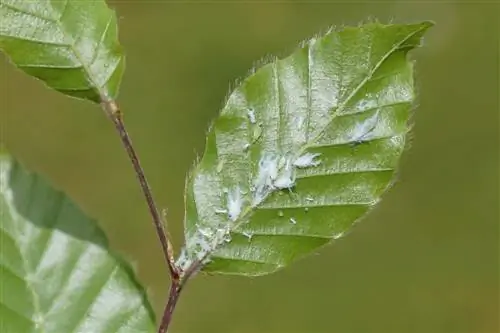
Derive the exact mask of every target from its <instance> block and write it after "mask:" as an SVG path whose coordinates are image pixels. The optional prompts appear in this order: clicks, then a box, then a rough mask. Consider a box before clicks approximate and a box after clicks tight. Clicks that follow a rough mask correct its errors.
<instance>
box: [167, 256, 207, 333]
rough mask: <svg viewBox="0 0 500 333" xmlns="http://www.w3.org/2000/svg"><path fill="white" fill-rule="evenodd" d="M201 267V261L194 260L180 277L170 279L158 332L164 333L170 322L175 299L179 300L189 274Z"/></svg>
mask: <svg viewBox="0 0 500 333" xmlns="http://www.w3.org/2000/svg"><path fill="white" fill-rule="evenodd" d="M200 268H201V262H199V261H196V262H193V263H192V264H191V266H190V267H189V268H187V269H186V271H184V272H183V273H182V277H181V278H180V279H179V280H177V281H172V284H171V285H170V291H169V293H168V301H167V304H166V305H165V309H164V310H163V316H162V318H161V323H160V328H159V329H158V333H166V332H167V330H168V327H169V325H170V323H171V322H172V313H173V312H174V310H175V306H176V305H177V301H178V300H179V296H180V294H181V291H182V289H183V288H184V286H185V285H186V283H187V281H188V280H189V278H190V277H191V276H193V275H194V274H196V272H198V270H199V269H200Z"/></svg>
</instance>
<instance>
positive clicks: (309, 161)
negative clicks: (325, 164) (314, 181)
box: [293, 153, 321, 168]
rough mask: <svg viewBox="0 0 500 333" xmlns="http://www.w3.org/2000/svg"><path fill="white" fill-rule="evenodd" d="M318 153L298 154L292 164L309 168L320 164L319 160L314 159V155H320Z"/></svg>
mask: <svg viewBox="0 0 500 333" xmlns="http://www.w3.org/2000/svg"><path fill="white" fill-rule="evenodd" d="M320 155H321V154H320V153H315V154H312V153H305V154H304V155H302V156H300V157H299V158H297V159H296V160H295V161H294V162H293V165H294V166H296V167H297V168H309V167H315V166H318V165H320V164H321V161H317V160H315V158H316V157H318V156H320Z"/></svg>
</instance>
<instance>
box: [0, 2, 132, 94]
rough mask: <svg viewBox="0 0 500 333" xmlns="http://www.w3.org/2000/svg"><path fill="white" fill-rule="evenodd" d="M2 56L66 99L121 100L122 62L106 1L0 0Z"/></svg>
mask: <svg viewBox="0 0 500 333" xmlns="http://www.w3.org/2000/svg"><path fill="white" fill-rule="evenodd" d="M0 22H2V24H0V50H2V51H3V52H4V53H6V54H7V55H8V56H9V57H10V59H11V61H12V62H13V63H14V64H15V65H16V66H17V67H19V68H20V69H22V70H23V71H25V72H26V73H28V74H29V75H31V76H34V77H36V78H39V79H40V80H42V81H44V82H45V83H46V84H47V85H48V86H49V87H51V88H53V89H55V90H57V91H60V92H62V93H64V94H67V95H70V96H73V97H79V98H84V99H88V100H91V101H94V102H100V101H101V99H102V97H105V98H115V97H116V95H117V94H118V88H119V85H120V81H121V77H122V73H123V69H124V56H123V52H122V50H121V47H120V45H119V43H118V35H117V24H116V16H115V14H114V12H113V11H112V10H111V9H109V8H108V6H107V5H106V2H105V1H104V0H92V1H81V0H63V1H59V0H43V1H20V0H0Z"/></svg>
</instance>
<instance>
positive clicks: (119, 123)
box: [101, 98, 179, 296]
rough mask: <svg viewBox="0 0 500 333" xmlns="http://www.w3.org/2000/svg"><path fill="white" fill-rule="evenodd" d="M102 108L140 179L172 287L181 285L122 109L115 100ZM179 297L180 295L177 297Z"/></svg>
mask: <svg viewBox="0 0 500 333" xmlns="http://www.w3.org/2000/svg"><path fill="white" fill-rule="evenodd" d="M101 106H102V108H103V110H104V112H105V113H106V115H107V116H108V118H109V119H110V120H111V121H112V122H113V124H114V125H115V128H116V130H117V131H118V134H119V135H120V139H121V142H122V144H123V147H124V148H125V150H126V151H127V154H128V157H129V159H130V161H131V162H132V166H133V167H134V171H135V174H136V176H137V178H138V179H139V183H140V185H141V189H142V192H143V193H144V197H145V198H146V202H147V205H148V208H149V212H150V214H151V217H152V219H153V225H154V227H155V229H156V234H157V235H158V238H159V239H160V243H161V247H162V249H163V254H164V256H165V260H166V262H167V266H168V269H169V273H170V277H171V280H172V286H175V285H178V284H179V272H178V270H177V268H176V266H175V259H174V252H173V248H172V243H171V242H170V238H169V236H168V233H167V231H166V230H165V225H164V223H163V221H162V218H161V216H160V214H159V212H158V208H157V207H156V203H155V201H154V199H153V194H152V192H151V188H150V187H149V184H148V181H147V180H146V176H145V174H144V170H143V169H142V166H141V164H140V162H139V157H138V156H137V153H136V152H135V149H134V147H133V145H132V140H131V139H130V136H129V135H128V132H127V130H126V129H125V124H124V122H123V117H122V113H121V111H120V108H119V107H118V105H117V104H116V102H115V101H114V100H110V99H108V98H101ZM177 296H178V295H177Z"/></svg>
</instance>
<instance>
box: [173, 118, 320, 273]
mask: <svg viewBox="0 0 500 333" xmlns="http://www.w3.org/2000/svg"><path fill="white" fill-rule="evenodd" d="M247 116H248V121H249V122H250V123H251V124H254V125H255V124H256V123H257V120H256V116H255V112H254V110H253V109H249V110H248V112H247ZM259 128H260V126H259ZM258 136H260V134H258ZM248 148H249V144H247V145H246V146H245V147H244V149H245V150H246V149H248ZM320 155H321V154H318V153H314V154H313V153H305V154H303V155H301V156H299V157H297V158H294V157H293V156H291V155H288V156H286V155H285V156H278V155H273V154H264V155H263V156H262V157H261V158H260V160H259V162H258V171H257V175H256V176H255V179H254V181H253V183H252V185H251V187H250V190H251V192H252V200H251V206H252V207H256V206H258V205H259V204H260V203H261V202H262V201H264V200H265V198H266V197H267V196H268V195H269V194H270V193H271V192H273V191H275V190H282V189H291V188H292V187H294V186H295V168H309V167H316V166H318V165H320V163H321V161H319V160H316V158H317V157H319V156H320ZM223 165H224V164H223V162H222V161H220V162H219V163H218V165H217V167H216V171H217V173H220V172H221V171H222V169H223ZM223 192H224V194H225V195H226V207H225V208H215V213H216V214H223V215H227V218H228V219H229V221H224V222H223V223H218V224H217V225H213V224H212V225H210V224H208V223H206V222H205V224H203V225H198V224H197V225H196V230H194V232H193V233H192V234H191V235H188V237H187V244H186V246H185V247H184V248H183V250H182V252H181V255H180V257H179V259H178V261H177V266H178V267H179V268H180V269H181V270H186V269H187V268H189V267H190V265H191V264H192V263H193V261H194V260H197V261H203V262H204V263H207V262H208V261H209V255H210V254H211V253H212V252H213V251H214V250H215V249H216V248H217V247H218V246H219V245H221V244H223V243H224V242H230V241H231V235H230V232H231V230H234V224H235V223H236V221H237V220H238V218H239V217H240V214H241V213H242V209H243V194H246V193H243V192H242V190H241V188H240V187H239V186H236V187H235V188H233V189H227V188H225V189H224V191H223ZM307 199H311V198H307ZM279 216H283V212H281V211H280V214H279ZM290 223H292V224H296V223H297V221H296V220H295V219H294V218H290ZM242 235H244V236H245V237H247V238H248V239H249V240H251V239H252V236H253V235H252V234H251V233H248V232H243V233H242Z"/></svg>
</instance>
